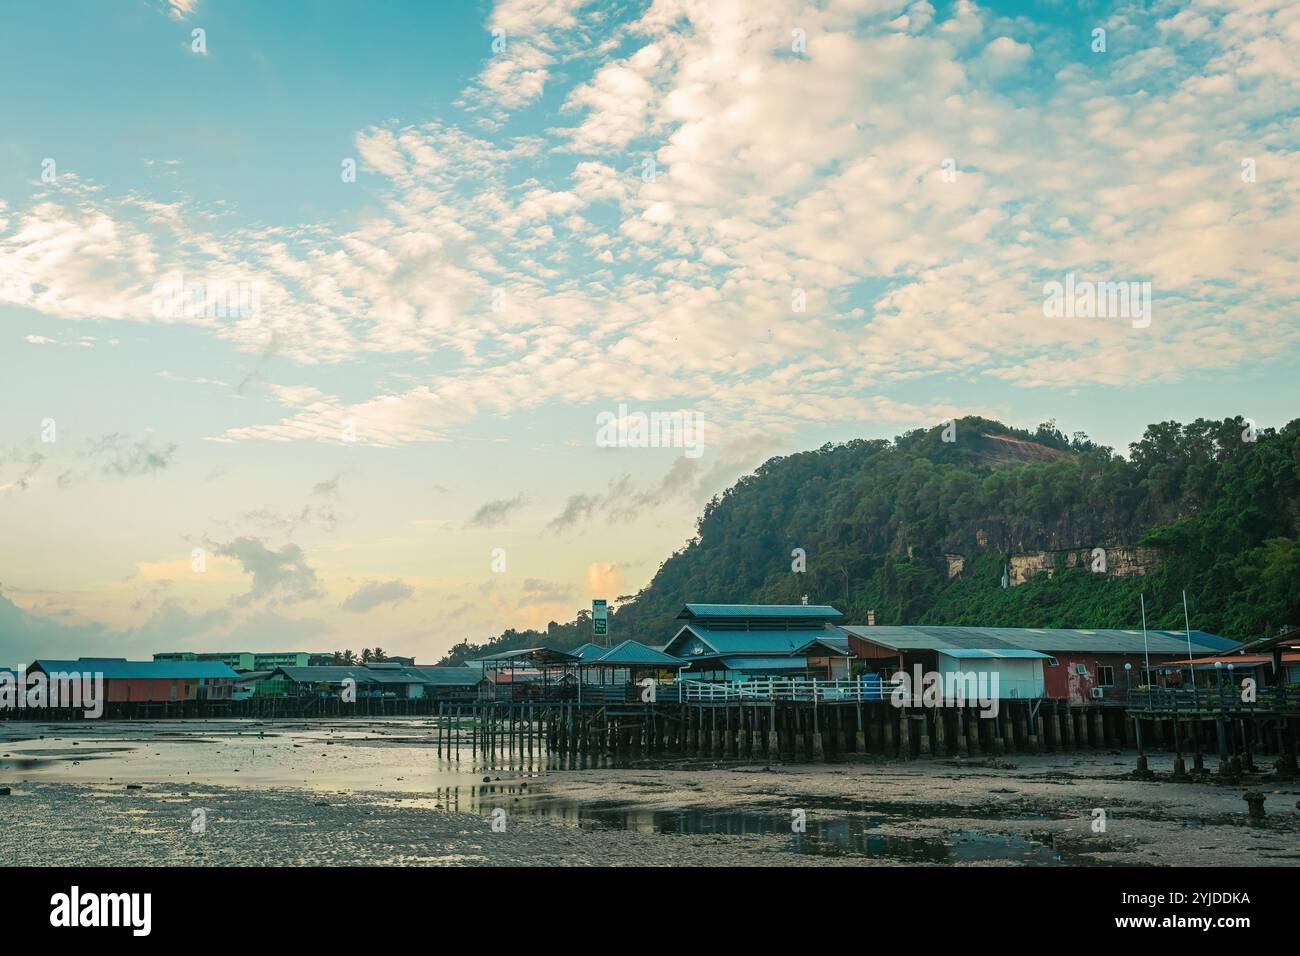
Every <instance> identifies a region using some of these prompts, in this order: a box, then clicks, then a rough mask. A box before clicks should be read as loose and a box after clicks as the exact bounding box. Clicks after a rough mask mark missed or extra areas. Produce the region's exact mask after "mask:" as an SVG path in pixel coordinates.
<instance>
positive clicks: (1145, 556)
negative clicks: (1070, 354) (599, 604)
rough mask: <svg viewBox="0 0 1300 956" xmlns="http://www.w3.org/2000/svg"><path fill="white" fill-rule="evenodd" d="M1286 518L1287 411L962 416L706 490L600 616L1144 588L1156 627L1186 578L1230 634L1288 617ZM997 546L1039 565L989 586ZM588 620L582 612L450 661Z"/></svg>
mask: <svg viewBox="0 0 1300 956" xmlns="http://www.w3.org/2000/svg"><path fill="white" fill-rule="evenodd" d="M1298 530H1300V419H1297V420H1295V421H1292V422H1291V423H1290V424H1288V425H1287V426H1285V427H1284V428H1282V429H1280V430H1274V429H1260V430H1258V431H1256V430H1255V429H1254V428H1253V427H1251V426H1250V425H1249V423H1248V422H1246V421H1244V420H1243V419H1241V418H1231V419H1225V420H1223V421H1204V420H1199V419H1198V420H1197V421H1195V422H1192V423H1191V424H1188V425H1180V424H1179V423H1177V422H1161V423H1159V424H1154V425H1150V426H1149V427H1148V428H1147V429H1146V432H1145V434H1144V435H1143V437H1142V439H1141V441H1138V442H1136V443H1134V444H1132V445H1130V446H1129V453H1128V455H1127V456H1120V455H1117V454H1116V453H1115V452H1114V451H1113V450H1111V449H1109V448H1105V447H1101V446H1099V445H1096V444H1094V443H1093V442H1091V441H1090V440H1089V439H1088V438H1087V436H1086V435H1085V434H1083V433H1082V432H1075V433H1074V434H1073V436H1072V437H1069V438H1067V437H1066V436H1065V435H1064V434H1062V433H1061V431H1059V430H1058V429H1057V427H1056V425H1055V423H1054V422H1048V423H1046V424H1044V425H1040V426H1039V427H1038V429H1037V430H1036V431H1033V432H1030V431H1026V430H1023V429H1017V428H1010V427H1008V426H1006V425H1003V424H1001V423H1000V422H994V421H988V420H986V419H980V418H964V419H959V420H958V421H956V422H955V423H953V424H952V425H950V426H948V427H947V428H945V427H944V426H938V427H935V428H931V429H919V430H916V431H912V432H908V433H906V434H904V435H901V436H899V437H898V438H897V439H896V440H895V441H893V442H889V441H883V440H881V441H852V442H848V443H846V444H843V445H826V446H824V447H822V448H819V449H817V450H816V451H808V452H801V453H799V454H794V455H789V456H786V457H780V458H773V459H771V460H769V461H768V462H766V463H764V464H763V465H762V466H760V467H759V468H758V469H757V471H755V472H754V474H752V475H747V476H745V477H744V478H742V479H740V481H738V482H737V483H736V484H735V485H734V486H733V487H731V488H729V489H727V491H726V492H724V493H723V494H722V495H721V496H719V497H716V498H714V499H713V500H712V501H711V502H710V503H709V504H708V505H707V507H706V508H705V509H704V514H703V516H702V517H701V518H700V520H699V523H698V526H697V534H696V536H695V538H694V539H693V540H691V541H690V542H689V543H687V545H686V546H685V547H684V548H683V549H681V550H680V551H678V552H677V553H675V554H673V555H672V556H671V557H670V558H668V560H666V561H665V562H664V563H663V564H662V565H661V566H660V568H659V571H658V572H657V573H656V575H655V577H654V579H653V580H652V581H651V582H650V584H649V585H648V586H647V587H646V588H645V589H644V590H642V591H641V592H640V593H639V594H637V595H635V596H634V597H632V598H630V599H625V600H624V601H623V602H622V604H621V606H620V607H619V608H618V609H617V610H616V611H615V612H614V614H613V616H612V619H611V625H610V630H611V636H612V639H613V640H614V641H618V640H624V639H627V638H635V639H638V640H642V641H645V642H647V643H660V644H661V643H663V642H664V641H666V640H667V639H668V638H669V637H670V636H671V634H672V631H673V618H674V617H675V616H676V614H677V613H678V611H680V610H681V607H682V605H683V604H685V603H686V602H687V601H698V602H714V603H765V602H780V603H798V602H799V601H800V600H801V598H802V597H803V596H804V595H807V596H808V600H809V603H816V604H822V603H827V604H834V605H835V606H836V607H838V608H840V609H841V610H843V611H845V612H846V613H847V616H848V617H847V620H848V621H849V622H858V623H865V621H866V617H867V611H868V610H869V609H872V610H874V611H875V614H876V621H877V623H880V624H982V625H1001V626H1012V627H1071V626H1072V627H1133V626H1136V625H1138V624H1139V623H1140V616H1139V604H1138V596H1139V594H1140V593H1142V592H1145V594H1146V601H1147V615H1148V616H1147V621H1148V624H1149V625H1150V626H1152V627H1172V628H1181V627H1182V626H1183V605H1182V596H1181V595H1182V590H1183V589H1184V588H1185V589H1186V591H1187V597H1188V603H1189V605H1190V609H1191V623H1192V627H1194V628H1200V629H1203V630H1206V631H1211V632H1215V633H1219V634H1224V635H1228V636H1231V637H1236V638H1239V639H1244V638H1249V637H1255V636H1259V635H1263V634H1266V633H1272V632H1274V631H1276V630H1277V629H1278V628H1279V627H1281V626H1282V625H1286V624H1300V544H1298V543H1297V537H1298ZM796 548H799V549H802V550H803V552H804V554H805V555H806V570H805V571H803V572H802V573H797V572H795V571H792V563H793V562H796V561H797V558H796V557H795V556H792V552H793V551H794V550H795V549H796ZM1094 548H1102V549H1105V550H1106V554H1107V558H1108V563H1107V572H1106V573H1097V572H1096V571H1094V570H1093V568H1094V567H1096V563H1095V557H1094V555H1093V549H1094ZM1008 564H1010V565H1012V566H1013V567H1014V568H1023V567H1025V566H1032V567H1036V568H1039V569H1040V570H1039V572H1038V573H1037V574H1034V575H1032V576H1027V575H1025V574H1021V575H1015V574H1013V575H1012V577H1013V579H1017V578H1018V577H1027V580H1024V581H1023V583H1020V584H1018V585H1017V586H1012V587H1008V588H1003V587H1001V577H1002V573H1003V568H1004V566H1005V565H1008ZM1049 572H1050V573H1049ZM590 637H591V628H590V620H589V617H588V612H586V611H582V612H580V613H579V615H578V618H577V619H576V620H575V621H572V622H569V623H567V624H552V625H551V626H550V628H549V629H548V631H547V632H545V633H541V632H536V631H526V632H517V631H506V632H505V633H504V634H502V635H501V636H500V637H498V638H496V639H495V640H493V641H490V642H488V643H487V644H485V645H480V646H474V645H470V644H467V643H464V644H461V645H458V646H457V647H456V648H455V649H454V650H453V653H452V654H451V655H449V658H448V659H449V660H459V659H462V658H464V657H467V656H469V657H472V656H474V655H475V654H477V653H481V652H484V651H486V650H488V649H506V648H510V647H527V646H530V645H532V644H548V645H551V646H555V647H572V646H576V645H577V644H580V643H582V642H583V641H586V640H589V639H590Z"/></svg>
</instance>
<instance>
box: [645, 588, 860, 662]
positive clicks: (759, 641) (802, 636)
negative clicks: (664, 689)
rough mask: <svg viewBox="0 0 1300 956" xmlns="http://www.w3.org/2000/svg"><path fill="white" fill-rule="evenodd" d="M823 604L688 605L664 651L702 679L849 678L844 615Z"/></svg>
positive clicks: (848, 654) (679, 617)
mask: <svg viewBox="0 0 1300 956" xmlns="http://www.w3.org/2000/svg"><path fill="white" fill-rule="evenodd" d="M843 616H844V615H842V614H841V613H840V612H839V611H837V610H836V609H835V608H833V607H828V606H826V605H818V604H688V605H686V607H684V608H683V609H682V612H681V613H680V614H678V615H677V620H679V621H681V622H683V623H682V624H681V625H680V626H679V628H678V630H677V633H676V634H674V635H673V638H672V640H670V641H669V642H668V643H667V644H666V645H664V648H663V652H664V653H665V654H668V655H670V656H672V657H676V658H679V659H681V660H684V661H686V662H687V666H686V669H685V670H684V671H683V673H682V676H683V677H685V678H688V679H697V680H715V681H720V680H753V679H755V678H767V677H773V678H782V677H816V678H821V679H824V680H840V679H844V678H847V677H848V676H849V657H850V656H851V654H850V651H849V647H848V638H847V637H846V635H845V634H844V632H843V631H842V630H841V629H840V628H838V627H836V626H835V624H834V623H833V622H834V621H837V620H839V619H840V618H841V617H843Z"/></svg>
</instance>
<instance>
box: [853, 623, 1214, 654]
mask: <svg viewBox="0 0 1300 956" xmlns="http://www.w3.org/2000/svg"><path fill="white" fill-rule="evenodd" d="M840 627H841V630H844V631H847V632H848V633H850V634H853V635H856V636H857V637H860V638H862V639H863V640H865V641H871V642H872V643H874V644H879V645H881V646H882V647H888V648H892V649H894V650H946V649H949V648H967V649H971V650H990V649H997V648H1004V649H1005V648H1012V647H1022V648H1026V649H1028V650H1033V651H1043V652H1046V653H1049V654H1050V653H1052V652H1058V653H1065V652H1072V651H1073V652H1080V653H1097V654H1140V653H1142V652H1143V649H1144V645H1143V641H1142V631H1141V629H1140V628H1139V629H1136V630H1121V629H1118V628H1095V629H1086V628H1059V627H1053V628H1037V627H947V626H931V625H909V626H899V625H878V626H875V627H864V626H862V625H857V624H844V625H841V626H840ZM1146 646H1147V647H1149V649H1150V650H1151V651H1153V652H1154V653H1157V654H1178V653H1182V654H1186V653H1187V635H1186V634H1185V633H1184V632H1183V631H1147V645H1146ZM1237 646H1238V645H1237V642H1236V641H1233V640H1231V639H1229V638H1226V637H1220V636H1219V635H1217V634H1207V633H1206V632H1205V631H1192V651H1193V652H1196V651H1198V650H1199V651H1200V652H1201V653H1204V652H1205V651H1218V650H1230V649H1232V648H1234V647H1237Z"/></svg>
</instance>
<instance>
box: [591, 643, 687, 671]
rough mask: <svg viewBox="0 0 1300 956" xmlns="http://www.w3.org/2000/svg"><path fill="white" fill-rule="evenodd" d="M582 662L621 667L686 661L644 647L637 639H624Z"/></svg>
mask: <svg viewBox="0 0 1300 956" xmlns="http://www.w3.org/2000/svg"><path fill="white" fill-rule="evenodd" d="M583 663H584V664H604V665H613V666H621V667H636V666H640V667H681V666H683V665H684V664H685V663H686V662H685V661H683V660H682V659H681V658H679V657H670V656H669V655H667V654H665V653H663V652H662V651H656V650H655V649H654V648H653V647H646V646H645V645H644V644H642V643H640V642H639V641H624V642H623V643H622V644H619V645H617V646H615V647H611V648H610V649H609V650H608V652H607V653H605V654H602V655H601V656H600V657H597V658H596V659H595V660H584V661H583Z"/></svg>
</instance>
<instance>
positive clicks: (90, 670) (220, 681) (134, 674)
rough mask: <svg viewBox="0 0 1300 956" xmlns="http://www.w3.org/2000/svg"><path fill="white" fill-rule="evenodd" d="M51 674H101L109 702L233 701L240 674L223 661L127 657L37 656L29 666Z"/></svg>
mask: <svg viewBox="0 0 1300 956" xmlns="http://www.w3.org/2000/svg"><path fill="white" fill-rule="evenodd" d="M27 671H28V673H31V672H32V671H39V672H41V673H43V674H45V676H46V677H49V676H50V675H52V674H83V675H86V676H93V675H96V674H102V675H103V678H104V700H105V701H106V702H109V703H117V702H124V703H127V702H129V703H172V702H179V701H186V700H230V699H231V694H232V691H233V690H234V686H235V681H236V680H237V679H238V677H239V675H238V674H236V673H235V672H234V670H232V669H231V668H230V667H228V666H227V665H226V664H223V663H222V662H220V661H128V660H127V659H126V658H124V657H81V658H78V659H77V660H75V661H72V660H51V659H49V658H38V659H37V660H36V661H34V662H33V663H32V665H31V666H30V667H29V668H28V669H27Z"/></svg>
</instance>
